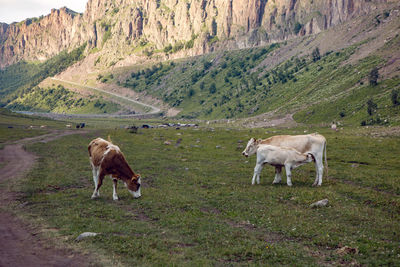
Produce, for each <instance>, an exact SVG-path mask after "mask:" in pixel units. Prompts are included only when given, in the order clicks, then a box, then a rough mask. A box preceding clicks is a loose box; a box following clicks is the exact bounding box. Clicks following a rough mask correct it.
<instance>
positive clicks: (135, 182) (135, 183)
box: [126, 174, 141, 198]
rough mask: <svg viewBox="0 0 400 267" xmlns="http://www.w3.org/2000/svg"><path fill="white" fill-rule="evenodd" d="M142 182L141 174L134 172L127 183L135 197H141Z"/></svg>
mask: <svg viewBox="0 0 400 267" xmlns="http://www.w3.org/2000/svg"><path fill="white" fill-rule="evenodd" d="M140 184H141V180H140V174H134V175H133V176H132V178H131V179H130V180H129V181H128V182H127V183H126V186H127V187H128V191H129V193H131V195H132V196H133V197H134V198H139V197H140V196H141V194H140Z"/></svg>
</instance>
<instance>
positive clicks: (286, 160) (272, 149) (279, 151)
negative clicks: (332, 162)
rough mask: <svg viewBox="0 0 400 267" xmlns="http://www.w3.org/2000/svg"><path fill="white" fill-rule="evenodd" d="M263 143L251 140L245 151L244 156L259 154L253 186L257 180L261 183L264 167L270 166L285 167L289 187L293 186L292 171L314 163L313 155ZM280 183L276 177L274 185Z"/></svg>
mask: <svg viewBox="0 0 400 267" xmlns="http://www.w3.org/2000/svg"><path fill="white" fill-rule="evenodd" d="M261 142H262V140H261V139H260V140H256V139H254V138H251V139H250V140H249V142H248V143H247V146H246V149H245V150H244V151H243V154H245V155H247V156H251V155H253V154H257V162H256V167H255V168H254V175H253V179H252V180H251V184H255V182H256V180H257V183H258V184H259V183H260V173H261V170H262V169H263V165H264V164H269V165H272V166H274V167H276V168H277V167H279V168H282V167H283V166H284V167H285V170H286V177H287V185H288V186H292V179H291V178H292V173H291V170H292V169H294V168H297V167H299V166H301V165H303V164H306V163H308V162H311V161H313V158H314V157H313V155H312V154H311V153H300V152H299V151H297V150H296V149H294V148H288V147H278V146H272V145H265V144H262V143H261ZM279 182H280V180H279V181H276V177H275V180H274V183H279Z"/></svg>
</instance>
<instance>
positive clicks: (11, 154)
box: [0, 130, 94, 266]
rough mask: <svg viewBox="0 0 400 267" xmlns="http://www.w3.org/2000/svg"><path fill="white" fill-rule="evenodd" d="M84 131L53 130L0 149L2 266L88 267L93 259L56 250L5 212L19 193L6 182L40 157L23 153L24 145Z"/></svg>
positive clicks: (67, 250)
mask: <svg viewBox="0 0 400 267" xmlns="http://www.w3.org/2000/svg"><path fill="white" fill-rule="evenodd" d="M77 133H79V134H82V133H86V132H84V131H79V132H77V131H56V130H55V131H52V132H51V133H49V134H46V135H41V136H38V137H31V138H26V139H22V140H19V141H16V142H13V143H10V144H7V145H6V146H5V147H4V149H2V150H0V162H2V163H4V164H5V165H4V167H3V168H1V170H0V185H1V186H0V196H1V197H0V201H1V202H2V207H3V208H0V240H1V242H0V266H89V265H94V263H93V260H92V259H91V258H90V257H89V256H86V255H82V254H79V253H77V252H75V251H72V250H70V249H60V248H54V247H53V246H52V245H51V243H52V242H49V240H47V239H46V238H45V237H43V236H41V235H38V234H37V232H38V231H39V232H40V229H37V228H35V227H33V226H31V225H27V224H26V223H24V222H22V221H21V220H20V219H18V218H17V217H15V216H14V215H13V214H12V213H11V212H8V211H6V210H5V209H4V207H7V206H8V205H9V204H11V203H12V201H14V200H15V199H16V194H15V193H12V192H10V191H8V188H7V182H8V181H10V180H12V179H18V178H20V177H21V176H22V175H23V174H24V173H26V172H27V171H29V170H30V169H31V168H32V167H33V165H34V163H35V161H36V159H37V157H36V156H35V155H34V154H32V153H29V152H27V151H25V150H24V148H23V145H24V144H30V143H36V142H43V143H47V142H49V141H52V140H55V139H57V138H60V137H62V136H66V135H71V134H77Z"/></svg>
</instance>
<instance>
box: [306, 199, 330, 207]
mask: <svg viewBox="0 0 400 267" xmlns="http://www.w3.org/2000/svg"><path fill="white" fill-rule="evenodd" d="M328 203H329V201H328V199H327V198H325V199H323V200H320V201H317V202H315V203H312V204H311V205H310V207H311V208H319V207H325V206H326V205H328Z"/></svg>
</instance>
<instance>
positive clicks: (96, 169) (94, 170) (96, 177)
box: [92, 165, 100, 198]
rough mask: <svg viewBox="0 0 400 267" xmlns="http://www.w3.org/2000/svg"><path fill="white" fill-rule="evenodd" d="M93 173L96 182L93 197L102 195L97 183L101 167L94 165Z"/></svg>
mask: <svg viewBox="0 0 400 267" xmlns="http://www.w3.org/2000/svg"><path fill="white" fill-rule="evenodd" d="M92 173H93V182H94V191H93V194H92V198H96V197H99V196H100V194H99V192H98V191H97V185H98V184H99V167H95V166H93V165H92Z"/></svg>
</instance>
